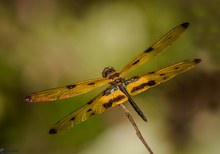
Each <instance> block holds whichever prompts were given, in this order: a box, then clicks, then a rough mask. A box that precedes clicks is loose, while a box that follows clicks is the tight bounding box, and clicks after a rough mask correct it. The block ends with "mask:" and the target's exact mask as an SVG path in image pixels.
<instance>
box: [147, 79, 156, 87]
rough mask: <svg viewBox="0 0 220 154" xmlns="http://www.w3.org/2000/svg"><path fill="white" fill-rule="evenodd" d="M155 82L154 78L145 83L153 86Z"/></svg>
mask: <svg viewBox="0 0 220 154" xmlns="http://www.w3.org/2000/svg"><path fill="white" fill-rule="evenodd" d="M155 84H156V82H155V81H154V80H151V81H149V82H148V83H147V85H148V86H153V85H155Z"/></svg>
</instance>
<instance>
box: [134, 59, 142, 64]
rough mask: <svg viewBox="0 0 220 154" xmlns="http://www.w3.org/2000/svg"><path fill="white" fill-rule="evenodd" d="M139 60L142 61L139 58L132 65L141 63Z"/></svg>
mask: <svg viewBox="0 0 220 154" xmlns="http://www.w3.org/2000/svg"><path fill="white" fill-rule="evenodd" d="M139 62H140V60H139V59H138V60H136V61H135V62H133V63H132V65H136V64H137V63H139Z"/></svg>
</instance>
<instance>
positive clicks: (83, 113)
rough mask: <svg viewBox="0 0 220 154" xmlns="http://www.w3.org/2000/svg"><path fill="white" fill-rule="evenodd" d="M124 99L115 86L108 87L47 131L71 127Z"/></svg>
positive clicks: (52, 131) (51, 132)
mask: <svg viewBox="0 0 220 154" xmlns="http://www.w3.org/2000/svg"><path fill="white" fill-rule="evenodd" d="M126 100H127V97H126V95H125V94H124V93H123V92H121V91H120V90H118V89H117V87H110V88H108V89H106V90H105V91H103V92H102V93H100V94H99V95H98V96H97V97H95V98H94V99H93V100H91V101H89V102H88V103H87V104H86V105H84V106H83V107H82V108H80V109H78V110H76V111H74V112H72V113H70V114H69V115H67V116H66V117H64V118H63V119H61V120H60V121H58V122H57V123H56V124H55V125H54V126H53V128H51V129H50V131H49V133H50V134H55V133H58V132H60V131H63V130H65V129H68V128H71V127H73V126H74V125H77V124H79V123H80V122H82V121H85V120H87V119H88V118H90V117H92V116H95V115H98V114H100V113H102V112H104V111H105V110H107V109H109V108H112V107H114V106H115V105H118V104H120V103H123V102H125V101H126Z"/></svg>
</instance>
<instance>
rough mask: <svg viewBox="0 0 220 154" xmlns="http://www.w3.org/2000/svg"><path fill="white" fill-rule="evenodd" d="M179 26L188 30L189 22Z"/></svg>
mask: <svg viewBox="0 0 220 154" xmlns="http://www.w3.org/2000/svg"><path fill="white" fill-rule="evenodd" d="M181 26H182V27H183V28H188V27H189V22H184V23H182V24H181Z"/></svg>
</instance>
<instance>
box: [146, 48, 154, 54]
mask: <svg viewBox="0 0 220 154" xmlns="http://www.w3.org/2000/svg"><path fill="white" fill-rule="evenodd" d="M152 50H154V48H152V47H149V48H147V49H146V50H145V51H144V52H145V53H148V52H151V51H152Z"/></svg>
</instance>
